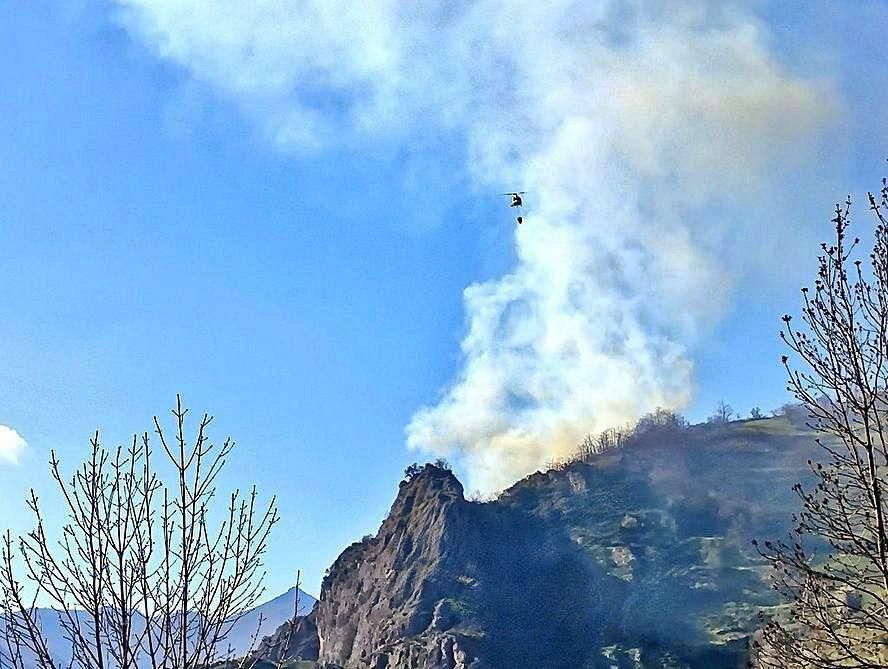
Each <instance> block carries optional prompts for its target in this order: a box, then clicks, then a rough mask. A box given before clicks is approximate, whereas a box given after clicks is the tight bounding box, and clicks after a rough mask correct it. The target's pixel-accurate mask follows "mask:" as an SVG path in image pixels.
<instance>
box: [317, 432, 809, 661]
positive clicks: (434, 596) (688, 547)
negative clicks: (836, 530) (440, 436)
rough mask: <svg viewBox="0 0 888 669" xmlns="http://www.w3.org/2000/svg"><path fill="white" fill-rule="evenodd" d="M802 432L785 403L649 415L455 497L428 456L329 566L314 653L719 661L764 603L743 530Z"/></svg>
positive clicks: (783, 481) (786, 471) (751, 526)
mask: <svg viewBox="0 0 888 669" xmlns="http://www.w3.org/2000/svg"><path fill="white" fill-rule="evenodd" d="M809 455H810V446H809V439H808V437H807V435H805V434H804V433H803V431H801V430H800V429H798V428H797V427H794V426H793V425H792V424H791V423H790V422H789V421H787V420H786V419H769V420H760V421H750V422H744V423H734V424H730V425H725V426H697V427H694V428H687V429H664V430H651V431H649V432H647V433H645V434H642V435H638V436H637V437H636V438H634V439H633V440H632V442H631V443H630V444H628V445H627V446H626V447H625V448H624V449H622V450H620V451H618V452H615V453H611V454H607V455H601V456H595V457H592V458H590V459H589V460H588V461H586V462H576V463H573V464H571V465H569V466H565V467H562V468H559V469H557V470H553V471H549V472H546V473H540V474H534V475H533V476H530V477H528V478H526V479H524V480H523V481H520V482H519V483H517V484H516V485H515V486H513V487H512V488H510V489H509V490H507V491H505V492H504V493H503V494H502V495H501V496H500V497H499V498H498V499H496V500H495V501H491V502H487V503H476V502H469V501H466V499H465V497H464V495H463V489H462V486H461V484H460V483H459V481H457V479H456V478H455V477H454V476H453V474H452V473H451V472H449V471H447V470H445V469H441V468H438V467H435V466H432V465H427V466H426V467H425V468H424V469H422V470H421V471H420V472H419V473H418V474H416V475H415V476H414V477H413V478H412V479H411V480H409V481H405V482H402V483H401V485H400V489H399V491H398V495H397V498H396V500H395V503H394V504H393V506H392V509H391V512H390V514H389V516H388V518H387V519H386V520H385V521H384V522H383V524H382V526H381V527H380V529H379V532H378V533H377V534H376V535H375V536H374V537H372V538H368V539H366V540H365V541H362V542H359V543H356V544H353V545H352V546H350V547H348V548H347V549H346V550H345V551H343V553H342V554H341V555H340V557H339V558H338V559H337V560H336V562H335V563H334V564H333V565H332V566H331V568H330V570H329V572H328V575H327V577H326V578H325V580H324V583H323V586H322V591H321V597H320V602H319V603H318V605H317V607H316V609H315V611H314V614H313V616H314V622H315V623H316V625H317V641H318V645H319V649H318V662H319V664H320V665H321V666H328V667H346V668H348V669H352V668H359V667H360V668H372V669H468V668H470V667H471V668H474V669H481V668H487V669H515V668H517V667H521V668H525V667H526V668H534V669H542V668H547V669H577V668H578V667H607V668H611V667H616V668H618V669H622V668H624V667H636V668H637V667H687V668H691V669H721V668H725V669H727V668H731V669H733V668H734V667H738V666H742V665H743V664H744V663H745V662H746V656H747V651H746V647H747V638H748V636H749V634H750V633H751V632H752V630H753V629H754V628H755V626H756V624H757V623H756V614H757V613H758V612H759V611H762V610H768V608H769V607H772V606H773V605H775V603H776V602H775V601H774V600H773V598H772V596H771V594H770V591H769V588H768V586H767V584H766V583H765V581H764V579H763V576H764V573H765V572H764V566H763V564H762V563H761V562H760V560H758V559H757V555H756V553H755V551H754V550H753V549H752V547H751V545H750V541H751V539H752V538H754V537H772V536H775V535H779V534H783V533H784V532H785V531H786V530H787V528H788V526H789V522H790V518H791V514H792V512H793V510H794V509H795V506H796V504H795V498H794V496H793V494H792V492H791V490H790V488H791V485H792V483H794V482H795V481H797V480H799V479H800V478H803V477H804V476H805V472H806V465H805V462H806V459H807V457H808V456H809Z"/></svg>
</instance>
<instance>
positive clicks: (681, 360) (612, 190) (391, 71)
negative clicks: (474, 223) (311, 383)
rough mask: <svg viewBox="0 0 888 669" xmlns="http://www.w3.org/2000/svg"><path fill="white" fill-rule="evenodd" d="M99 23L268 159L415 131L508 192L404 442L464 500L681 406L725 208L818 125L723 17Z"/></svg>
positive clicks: (231, 18)
mask: <svg viewBox="0 0 888 669" xmlns="http://www.w3.org/2000/svg"><path fill="white" fill-rule="evenodd" d="M118 2H119V4H120V6H121V11H122V20H123V21H124V22H125V24H126V25H127V26H128V27H129V28H130V29H131V30H132V31H133V32H134V33H137V34H139V35H141V36H142V38H143V39H144V40H145V41H146V43H148V44H149V45H151V47H152V48H154V49H156V50H157V51H158V52H159V54H160V55H162V56H163V57H165V58H167V59H169V60H170V61H172V62H175V63H177V64H179V65H181V66H182V67H184V68H186V69H187V71H188V72H189V73H190V74H191V76H193V77H194V78H195V79H197V80H198V81H201V82H203V83H206V84H210V85H211V86H213V87H214V88H216V89H217V90H219V91H221V92H223V93H224V94H225V95H227V96H230V97H231V98H232V99H233V100H235V101H236V102H237V103H238V104H239V105H240V106H241V107H242V109H243V111H244V113H245V114H247V115H249V116H250V117H251V118H253V119H254V120H255V121H256V123H257V124H258V125H259V127H261V128H262V130H263V132H265V133H266V134H267V135H268V137H269V138H270V139H271V140H272V141H273V142H275V143H277V144H278V145H279V146H281V147H282V148H284V149H287V150H305V149H308V150H310V149H314V148H319V147H324V146H328V145H330V144H331V143H337V142H343V141H345V142H355V141H358V142H361V141H374V142H377V141H384V142H410V141H411V138H415V137H417V136H419V135H420V134H421V133H423V132H424V131H426V130H428V128H429V127H430V126H434V127H435V128H438V129H441V130H444V131H447V132H452V133H456V134H458V135H459V136H461V137H463V138H464V141H465V143H466V148H467V155H468V162H467V165H466V166H465V167H466V169H467V171H468V173H469V174H470V175H471V176H472V177H473V179H474V180H475V182H476V183H477V184H478V186H479V187H481V188H484V189H488V190H492V191H493V192H497V193H499V192H501V191H504V190H511V189H516V190H527V191H528V192H529V194H528V196H527V203H528V206H527V208H526V210H525V218H526V223H525V224H524V225H522V226H520V227H518V226H516V230H515V249H516V257H517V261H516V264H515V266H514V268H513V269H512V271H510V272H509V273H508V274H507V275H505V276H502V277H500V278H498V279H496V280H493V281H487V282H484V283H478V284H474V285H471V286H469V287H468V288H466V289H465V294H464V301H465V310H466V328H467V330H466V334H465V337H464V339H463V341H462V357H461V362H460V365H459V369H458V370H457V372H456V374H455V377H454V378H453V380H452V381H451V383H450V384H449V385H447V387H446V388H444V389H443V391H442V392H441V395H440V397H439V398H438V399H437V401H436V402H435V403H434V404H433V405H431V406H428V407H425V408H422V409H420V410H418V411H417V412H416V413H415V415H414V416H413V418H412V420H411V421H410V423H409V425H408V426H407V441H408V444H409V445H410V447H412V448H415V449H419V450H422V451H425V452H430V453H435V454H442V455H450V456H455V457H457V458H459V459H460V460H461V461H462V462H463V463H464V464H465V465H466V467H467V468H468V470H469V472H470V474H471V477H472V480H471V482H470V485H471V486H473V487H477V488H481V489H485V490H491V489H496V488H499V487H502V486H503V485H505V484H507V483H509V482H510V481H512V480H514V479H515V478H516V477H518V476H520V475H523V474H525V473H528V472H531V471H533V470H535V469H537V468H538V467H540V466H543V465H544V464H545V463H546V462H547V461H549V460H551V459H553V458H558V457H562V456H564V455H566V454H567V453H569V452H570V451H571V449H573V447H574V446H575V444H576V443H577V442H578V441H579V440H580V439H581V437H582V435H583V434H584V433H586V432H588V431H595V430H599V429H604V428H606V427H609V426H613V425H618V424H623V423H625V422H627V421H631V420H634V419H635V418H637V417H638V416H639V415H640V414H641V413H643V412H645V411H647V410H650V409H652V408H654V407H657V406H662V407H671V408H677V409H678V408H681V407H683V406H684V405H686V404H687V403H688V401H689V399H690V398H691V395H692V393H693V362H692V360H691V357H690V354H689V347H690V346H692V345H693V343H694V341H695V339H696V337H697V336H698V335H699V332H700V330H701V328H703V327H705V325H706V324H707V323H710V322H712V321H713V320H714V319H716V318H717V317H718V315H719V312H720V311H721V310H722V309H723V308H724V305H725V301H726V299H727V298H728V297H729V295H730V292H731V288H732V287H731V271H730V268H726V267H723V266H722V265H721V264H720V259H719V258H720V253H719V249H718V244H719V243H720V242H721V241H722V240H723V239H724V238H725V236H724V235H723V234H722V232H723V226H724V225H725V216H724V215H723V211H724V208H725V207H732V206H735V205H736V204H737V201H738V199H739V197H741V196H742V195H743V194H747V195H748V194H749V193H751V192H754V191H755V189H756V187H757V184H758V183H759V181H760V176H759V175H761V174H763V173H766V172H767V173H771V174H773V173H774V171H775V165H777V166H779V165H780V164H782V163H784V162H786V161H787V160H788V159H787V156H800V155H804V153H805V150H806V149H809V148H811V147H812V146H814V144H815V143H816V141H817V138H818V136H819V135H820V134H821V133H822V131H823V130H824V129H825V128H827V127H829V125H830V124H831V123H832V122H833V121H834V119H835V117H836V115H837V113H838V109H837V106H838V105H837V103H835V102H831V101H834V100H835V99H836V98H835V95H834V93H833V91H832V90H831V88H830V85H829V83H828V82H827V81H823V80H820V79H817V78H814V77H810V76H806V75H804V74H799V73H796V72H794V71H792V70H791V69H790V68H789V67H788V66H787V65H784V64H783V63H782V62H781V59H780V58H779V57H778V56H777V54H776V52H775V49H774V48H773V46H772V45H771V44H770V41H769V40H770V36H769V34H768V31H767V28H766V26H764V25H762V23H761V22H760V21H759V20H758V19H757V18H756V17H755V15H754V14H753V13H752V12H751V11H749V10H747V9H744V8H743V7H742V6H741V5H735V4H732V3H724V2H704V1H693V0H688V1H684V2H667V3H659V2H637V1H631V0H624V1H603V2H594V3H592V2H585V1H569V0H562V1H555V2H544V3H534V2H516V1H514V0H482V1H480V2H474V3H441V4H440V5H435V4H433V3H416V2H409V1H406V0H404V1H396V0H389V1H387V2H374V3H346V2H342V3H338V2H325V1H317V2H311V1H307V2H299V3H295V2H288V1H285V0H230V1H229V2H226V3H224V4H223V5H215V4H213V3H206V2H202V0H178V1H176V2H171V1H168V0H118ZM504 204H505V203H504ZM729 255H730V254H729Z"/></svg>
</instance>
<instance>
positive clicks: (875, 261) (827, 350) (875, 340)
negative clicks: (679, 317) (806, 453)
mask: <svg viewBox="0 0 888 669" xmlns="http://www.w3.org/2000/svg"><path fill="white" fill-rule="evenodd" d="M869 199H870V208H871V210H872V211H873V213H874V215H875V217H876V223H877V225H876V231H875V242H874V247H873V252H872V254H871V255H870V262H869V263H866V264H864V263H863V262H861V261H860V260H857V259H856V253H855V249H856V247H857V246H858V244H859V240H858V239H854V240H853V241H849V240H848V238H847V236H846V235H847V230H848V226H849V223H850V211H851V209H850V208H851V204H850V200H848V201H846V202H845V203H844V204H843V205H837V206H836V210H835V218H834V219H833V223H834V225H835V241H834V242H833V243H832V244H830V245H827V244H824V245H822V247H821V248H822V253H821V255H820V256H819V269H818V273H817V278H816V280H815V282H814V287H813V290H812V289H810V288H803V289H802V297H803V307H802V320H803V322H804V326H803V327H801V328H797V327H796V326H794V325H793V321H792V318H791V317H790V316H784V317H783V321H784V328H783V331H782V337H783V339H784V341H785V342H786V343H787V345H788V346H789V348H790V349H791V351H792V352H794V354H795V357H797V358H798V360H799V361H800V362H801V365H800V369H797V368H795V366H794V365H793V364H791V362H790V360H789V358H788V356H784V357H783V363H784V365H785V366H786V369H787V373H788V374H789V389H790V390H791V391H792V392H793V393H794V395H795V396H796V398H798V400H799V401H800V402H801V403H802V405H803V407H804V409H805V410H806V412H807V415H808V425H809V427H810V428H811V429H813V430H814V431H815V432H816V437H817V438H816V444H817V446H818V447H819V449H818V450H819V453H820V456H819V459H820V460H821V461H820V462H811V463H810V464H811V469H812V472H813V475H814V477H815V480H816V481H817V483H816V486H814V487H813V488H811V489H808V488H803V487H802V486H801V485H800V484H799V485H796V487H795V489H796V491H797V492H798V494H799V495H800V497H801V502H802V511H801V513H800V514H799V515H798V516H797V517H796V518H795V519H794V520H795V528H794V533H793V536H792V537H791V538H790V539H789V540H787V541H781V542H776V543H772V542H765V544H764V547H763V548H762V549H761V550H762V554H763V555H764V556H765V557H766V558H767V559H768V560H770V562H771V563H772V565H773V572H772V573H773V579H774V587H775V588H776V589H777V590H778V591H779V592H781V593H783V594H784V595H785V596H786V597H787V598H788V601H789V602H790V603H789V605H788V610H787V611H785V613H784V615H778V616H775V617H773V618H772V619H771V620H770V621H769V622H768V623H767V625H766V626H765V627H764V629H763V630H762V632H761V642H760V643H759V644H758V648H757V649H756V651H755V652H756V654H757V656H758V658H757V662H758V664H759V665H760V666H765V667H805V668H807V667H823V668H833V667H836V668H838V667H843V668H848V667H886V666H888V555H886V553H888V534H886V528H885V524H886V519H885V515H886V505H885V490H886V485H888V470H886V464H888V444H886V438H888V434H886V430H885V428H886V419H888V413H886V409H888V403H886V399H888V226H886V216H885V214H886V210H888V184H886V182H884V181H883V187H882V190H881V194H880V196H879V197H876V196H873V195H872V194H870V198H869Z"/></svg>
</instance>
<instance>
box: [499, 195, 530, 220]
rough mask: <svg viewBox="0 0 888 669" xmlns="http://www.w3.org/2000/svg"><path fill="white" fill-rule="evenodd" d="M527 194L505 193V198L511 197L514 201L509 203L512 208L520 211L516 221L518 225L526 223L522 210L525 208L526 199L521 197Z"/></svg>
mask: <svg viewBox="0 0 888 669" xmlns="http://www.w3.org/2000/svg"><path fill="white" fill-rule="evenodd" d="M524 194H525V191H523V190H522V191H518V192H517V193H503V195H504V196H506V197H510V198H511V199H512V201H511V202H510V203H509V206H510V207H516V208H517V209H518V217H517V218H516V219H515V220H516V221H517V222H518V225H521V224H522V223H524V216H523V215H522V213H521V208H522V207H523V206H524V198H522V197H521V196H522V195H524Z"/></svg>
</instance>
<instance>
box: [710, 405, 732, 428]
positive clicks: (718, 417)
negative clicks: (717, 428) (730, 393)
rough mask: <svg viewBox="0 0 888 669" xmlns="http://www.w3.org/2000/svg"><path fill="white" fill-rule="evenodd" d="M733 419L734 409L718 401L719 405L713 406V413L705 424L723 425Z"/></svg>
mask: <svg viewBox="0 0 888 669" xmlns="http://www.w3.org/2000/svg"><path fill="white" fill-rule="evenodd" d="M733 417H734V409H732V408H731V405H730V404H728V403H727V402H725V401H724V400H719V403H718V404H716V405H715V412H714V413H713V414H712V415H711V416H710V417H709V418H708V419H707V421H706V422H708V423H712V424H713V425H724V424H725V423H730V422H731V418H733Z"/></svg>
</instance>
